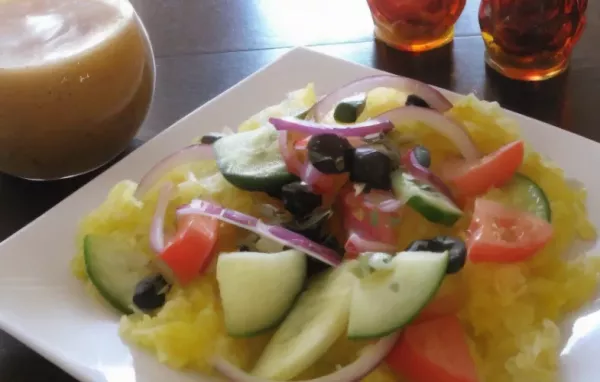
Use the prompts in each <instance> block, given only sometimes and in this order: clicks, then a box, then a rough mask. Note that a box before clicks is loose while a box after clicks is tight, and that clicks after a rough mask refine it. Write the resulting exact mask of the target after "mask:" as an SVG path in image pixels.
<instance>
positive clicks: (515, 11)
mask: <svg viewBox="0 0 600 382" xmlns="http://www.w3.org/2000/svg"><path fill="white" fill-rule="evenodd" d="M586 7H587V0H482V1H481V5H480V8H479V24H480V26H481V33H482V36H483V39H484V41H485V45H486V48H487V50H486V61H487V63H488V65H489V66H491V67H492V68H494V69H495V70H497V71H498V72H500V73H502V74H503V75H505V76H507V77H510V78H514V79H519V80H528V81H539V80H544V79H547V78H551V77H554V76H556V75H558V74H560V73H562V72H563V71H564V70H565V69H566V68H567V66H568V64H569V57H570V55H571V51H572V50H573V47H574V46H575V44H576V43H577V41H578V40H579V37H580V36H581V33H582V32H583V29H584V27H585V23H586V19H585V10H586Z"/></svg>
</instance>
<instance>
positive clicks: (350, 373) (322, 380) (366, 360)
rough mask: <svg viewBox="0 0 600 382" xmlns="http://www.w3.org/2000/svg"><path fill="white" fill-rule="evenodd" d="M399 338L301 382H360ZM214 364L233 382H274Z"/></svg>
mask: <svg viewBox="0 0 600 382" xmlns="http://www.w3.org/2000/svg"><path fill="white" fill-rule="evenodd" d="M398 336H399V334H398V333H394V334H392V335H389V336H387V337H384V338H382V339H380V340H379V341H378V342H376V343H375V344H374V345H371V346H370V347H369V348H367V349H366V350H365V351H364V352H363V353H362V354H361V356H360V357H358V359H357V360H356V361H354V362H352V363H351V364H349V365H347V366H344V367H342V368H341V369H339V370H337V371H335V372H333V373H331V374H329V375H325V376H323V377H319V378H315V379H310V380H305V381H301V382H359V381H360V380H362V379H363V378H364V377H366V376H367V375H369V373H371V372H372V371H373V370H375V369H376V368H377V366H379V365H380V364H381V363H382V362H383V361H384V359H385V357H386V356H387V355H388V354H389V352H390V351H391V350H392V348H393V347H394V345H395V344H396V341H397V339H398ZM212 364H213V366H214V368H215V369H216V370H217V371H219V372H220V373H221V374H223V375H224V376H225V377H227V379H229V380H230V381H233V382H274V381H272V380H269V379H265V378H260V377H256V376H253V375H251V374H248V373H246V372H245V371H243V370H241V369H239V368H238V367H237V366H235V365H232V364H231V363H229V362H228V361H226V360H224V359H223V358H219V357H217V358H215V359H213V361H212Z"/></svg>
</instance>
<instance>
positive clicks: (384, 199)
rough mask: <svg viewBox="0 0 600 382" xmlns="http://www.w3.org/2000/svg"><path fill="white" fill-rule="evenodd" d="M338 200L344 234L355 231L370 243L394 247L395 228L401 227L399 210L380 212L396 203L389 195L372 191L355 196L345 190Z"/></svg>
mask: <svg viewBox="0 0 600 382" xmlns="http://www.w3.org/2000/svg"><path fill="white" fill-rule="evenodd" d="M340 197H341V201H342V203H343V207H342V208H343V212H342V213H343V219H344V220H343V222H344V229H345V230H346V231H347V232H355V233H357V234H359V235H360V236H361V237H364V238H366V239H367V240H370V241H376V242H381V243H384V244H391V245H393V246H395V245H396V244H397V242H398V233H397V232H396V228H397V227H398V225H399V224H400V219H401V212H402V209H401V207H400V208H398V209H395V210H382V208H384V209H385V207H382V206H384V205H385V204H386V203H387V204H390V203H394V202H395V200H396V199H395V197H394V195H393V194H392V193H391V192H385V191H379V190H371V191H370V192H369V193H368V194H364V193H361V194H359V195H356V193H355V191H354V189H353V188H351V187H348V188H346V189H345V190H344V191H343V192H342V194H341V195H340ZM388 246H389V245H388Z"/></svg>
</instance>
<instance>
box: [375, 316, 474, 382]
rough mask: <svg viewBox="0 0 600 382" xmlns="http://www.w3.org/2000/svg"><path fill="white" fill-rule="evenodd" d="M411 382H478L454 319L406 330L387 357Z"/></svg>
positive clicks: (460, 328)
mask: <svg viewBox="0 0 600 382" xmlns="http://www.w3.org/2000/svg"><path fill="white" fill-rule="evenodd" d="M386 360H387V363H388V365H389V366H390V367H391V368H392V370H394V371H395V372H397V373H398V374H400V375H403V376H405V377H407V378H408V379H409V380H410V381H411V382H477V381H478V380H479V379H478V377H477V370H476V368H475V363H474V362H473V359H472V357H471V354H470V353H469V347H468V345H467V337H466V335H465V332H464V330H463V328H462V326H461V324H460V321H459V320H458V318H456V316H444V317H440V318H436V319H434V320H431V321H427V322H422V323H419V324H414V325H411V326H408V327H407V328H406V329H404V332H403V333H402V335H401V336H400V339H399V340H398V342H397V343H396V345H395V346H394V348H393V349H392V351H391V352H390V354H389V355H388V356H387V359H386Z"/></svg>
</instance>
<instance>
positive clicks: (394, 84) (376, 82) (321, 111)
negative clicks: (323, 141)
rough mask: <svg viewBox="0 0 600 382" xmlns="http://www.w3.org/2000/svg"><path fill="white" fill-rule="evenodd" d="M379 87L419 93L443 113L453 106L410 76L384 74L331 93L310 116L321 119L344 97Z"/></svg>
mask: <svg viewBox="0 0 600 382" xmlns="http://www.w3.org/2000/svg"><path fill="white" fill-rule="evenodd" d="M379 87H385V88H394V89H398V90H400V91H402V92H405V93H409V94H414V95H417V96H419V97H421V98H422V99H423V100H425V102H427V103H428V104H429V106H431V107H432V108H434V109H435V110H437V111H439V112H442V113H444V112H446V111H448V110H450V109H451V108H452V103H451V102H450V101H448V99H447V98H446V97H444V96H443V95H442V93H440V92H439V91H437V90H436V89H434V88H433V87H431V86H429V85H427V84H425V83H423V82H420V81H417V80H413V79H410V78H406V77H401V76H394V75H391V74H384V75H376V76H370V77H365V78H362V79H360V80H358V81H354V82H351V83H349V84H347V85H345V86H343V87H341V88H339V89H338V90H335V91H333V92H331V93H329V94H328V95H326V96H325V97H323V98H321V99H320V100H319V101H318V102H317V103H316V104H314V105H313V107H312V108H311V109H310V111H309V116H310V117H312V118H313V119H314V120H315V121H321V120H323V118H325V116H326V115H327V113H329V112H330V111H331V109H333V108H334V107H335V106H336V105H337V104H338V103H339V102H340V101H341V100H343V99H344V98H348V97H351V96H353V95H356V94H358V93H366V92H368V91H370V90H373V89H375V88H379Z"/></svg>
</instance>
